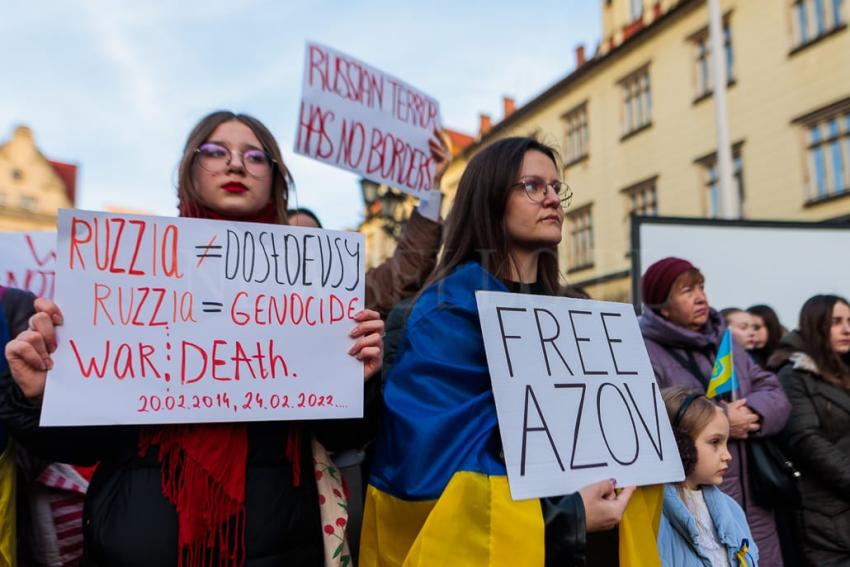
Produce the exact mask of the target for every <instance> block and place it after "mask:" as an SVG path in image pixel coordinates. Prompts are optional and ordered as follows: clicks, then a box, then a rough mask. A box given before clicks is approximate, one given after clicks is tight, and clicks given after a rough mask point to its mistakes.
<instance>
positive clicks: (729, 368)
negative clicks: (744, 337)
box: [705, 329, 738, 398]
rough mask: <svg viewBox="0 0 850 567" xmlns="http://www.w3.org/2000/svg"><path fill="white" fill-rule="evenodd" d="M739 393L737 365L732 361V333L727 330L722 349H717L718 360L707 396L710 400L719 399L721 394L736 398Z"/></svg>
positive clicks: (721, 341)
mask: <svg viewBox="0 0 850 567" xmlns="http://www.w3.org/2000/svg"><path fill="white" fill-rule="evenodd" d="M737 391H738V377H737V376H736V375H735V364H734V362H733V361H732V333H731V332H730V331H729V329H726V331H725V332H724V333H723V338H722V339H721V340H720V348H718V349H717V358H716V359H715V360H714V369H713V370H712V371H711V380H709V382H708V391H707V392H706V393H705V395H706V397H708V398H714V397H717V396H718V395H719V394H732V395H733V396H734V395H735V393H736V392H737Z"/></svg>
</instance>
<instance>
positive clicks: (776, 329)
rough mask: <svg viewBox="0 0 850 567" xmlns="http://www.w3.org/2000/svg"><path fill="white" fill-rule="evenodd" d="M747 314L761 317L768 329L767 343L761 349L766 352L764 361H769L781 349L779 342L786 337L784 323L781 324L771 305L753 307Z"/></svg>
mask: <svg viewBox="0 0 850 567" xmlns="http://www.w3.org/2000/svg"><path fill="white" fill-rule="evenodd" d="M747 312H748V313H749V314H750V315H755V316H756V317H760V318H761V320H762V321H763V322H764V326H765V328H766V329H767V342H766V343H765V344H764V346H763V347H762V349H761V350H762V351H764V360H767V359H768V358H770V355H772V354H773V353H774V352H776V349H778V348H779V341H780V340H781V339H782V337H783V335H785V330H784V329H783V328H782V323H780V322H779V317H778V316H777V315H776V311H774V310H773V309H772V308H771V307H770V306H769V305H763V304H759V305H753V306H752V307H750V308H749V309H747Z"/></svg>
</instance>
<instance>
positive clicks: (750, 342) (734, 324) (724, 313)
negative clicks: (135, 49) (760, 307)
mask: <svg viewBox="0 0 850 567" xmlns="http://www.w3.org/2000/svg"><path fill="white" fill-rule="evenodd" d="M720 316H721V317H723V322H724V323H725V324H726V327H727V328H728V329H729V330H730V331H731V332H732V337H733V338H734V339H735V340H736V341H738V343H739V344H740V345H741V346H742V347H744V348H745V349H747V350H748V351H749V350H752V349H753V346H754V345H755V342H756V333H755V328H754V327H753V317H752V316H751V315H750V314H749V313H748V312H746V311H744V310H743V309H738V308H737V307H727V308H726V309H721V310H720Z"/></svg>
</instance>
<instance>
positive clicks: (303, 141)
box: [295, 43, 440, 198]
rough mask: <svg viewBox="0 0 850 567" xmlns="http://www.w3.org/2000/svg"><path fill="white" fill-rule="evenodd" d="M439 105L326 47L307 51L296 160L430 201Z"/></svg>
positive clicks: (369, 67) (314, 46)
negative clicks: (331, 167) (336, 169)
mask: <svg viewBox="0 0 850 567" xmlns="http://www.w3.org/2000/svg"><path fill="white" fill-rule="evenodd" d="M439 125H440V107H439V104H438V103H437V101H436V100H435V99H433V98H432V97H430V96H428V95H426V94H424V93H423V92H421V91H419V90H417V89H416V88H414V87H412V86H410V85H408V84H407V83H405V82H403V81H401V80H399V79H397V78H395V77H393V76H391V75H388V74H386V73H383V72H381V71H379V70H378V69H375V68H374V67H371V66H369V65H367V64H366V63H363V62H362V61H358V60H357V59H355V58H353V57H350V56H348V55H345V54H344V53H340V52H339V51H336V50H334V49H331V48H329V47H325V46H323V45H319V44H316V43H308V44H307V49H306V52H305V56H304V86H303V91H302V95H301V108H300V112H299V119H298V131H297V132H296V136H295V152H296V153H299V154H302V155H305V156H308V157H311V158H315V159H317V160H319V161H323V162H325V163H329V164H331V165H334V166H337V167H341V168H343V169H347V170H349V171H353V172H354V173H357V174H359V175H362V176H363V177H366V178H368V179H372V180H374V181H377V182H379V183H386V184H387V185H389V186H390V187H396V188H398V189H400V190H402V191H404V192H406V193H410V194H412V195H415V196H417V197H423V198H425V197H426V196H427V195H428V194H429V192H431V191H432V190H434V189H435V188H434V186H433V185H434V171H435V164H434V162H433V159H432V158H431V151H430V150H429V148H428V139H429V138H431V137H432V136H433V135H434V129H435V128H438V127H439Z"/></svg>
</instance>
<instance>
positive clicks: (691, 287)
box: [640, 257, 790, 566]
mask: <svg viewBox="0 0 850 567" xmlns="http://www.w3.org/2000/svg"><path fill="white" fill-rule="evenodd" d="M704 284H705V278H704V277H703V275H702V273H700V271H699V270H698V269H697V268H696V267H695V266H694V265H693V264H691V263H690V262H689V261H687V260H684V259H682V258H674V257H669V258H664V259H663V260H659V261H658V262H656V263H654V264H653V265H651V266H650V267H649V268H648V269H647V270H646V272H644V274H643V277H642V278H641V296H642V300H643V304H644V306H645V307H646V309H644V312H643V314H642V315H641V317H640V327H641V332H642V333H643V338H644V341H645V343H646V349H647V352H648V353H649V359H650V361H651V362H652V368H653V370H654V371H655V378H656V380H657V381H658V386H659V387H661V388H667V387H670V386H684V387H686V388H688V389H690V390H699V391H706V390H707V389H708V381H709V378H710V376H711V371H712V368H713V366H714V359H715V356H716V354H717V348H718V345H719V344H720V340H721V338H722V336H723V332H724V330H725V325H724V323H723V321H722V318H721V317H720V315H719V314H718V313H717V311H715V310H714V309H712V308H711V307H710V306H709V303H708V297H707V296H706V294H705V287H704ZM733 348H734V352H733V360H734V365H735V373H736V375H737V378H738V391H737V394H736V396H737V399H736V400H735V401H731V402H729V403H726V404H724V407H725V409H726V413H727V416H728V417H729V422H730V437H731V439H730V440H729V451H730V452H731V453H732V463H731V465H730V469H729V474H727V475H726V479H725V480H724V482H723V484H722V485H721V489H722V490H723V491H724V492H726V493H727V494H728V495H730V496H732V497H733V498H734V499H735V500H736V501H737V502H738V503H739V504H740V505H741V507H742V508H743V509H744V512H745V513H746V515H747V521H748V522H749V524H750V529H751V530H752V533H753V537H754V538H755V540H756V543H757V544H758V548H759V555H760V556H761V563H762V564H763V565H771V566H781V565H782V564H783V563H782V553H781V550H780V546H779V538H778V537H777V535H776V524H775V522H774V517H773V511H772V510H770V509H767V508H765V507H763V506H762V505H760V504H758V503H756V502H755V501H754V500H753V497H752V494H751V490H750V486H749V481H748V478H749V477H748V467H747V451H746V445H745V444H746V443H747V439H749V438H751V437H762V436H767V435H775V434H777V433H779V432H780V431H781V430H782V428H783V426H784V425H785V421H786V420H787V419H788V414H789V411H790V405H789V403H788V399H787V398H786V397H785V393H784V392H783V390H782V386H781V385H780V384H779V381H778V380H777V379H776V376H774V375H773V374H771V373H770V372H767V371H766V370H763V369H761V368H760V367H759V366H758V365H756V364H755V363H754V362H753V361H752V359H751V358H750V356H749V355H748V354H747V351H746V350H744V348H743V347H742V346H741V345H739V344H737V343H735V342H734V341H733Z"/></svg>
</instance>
